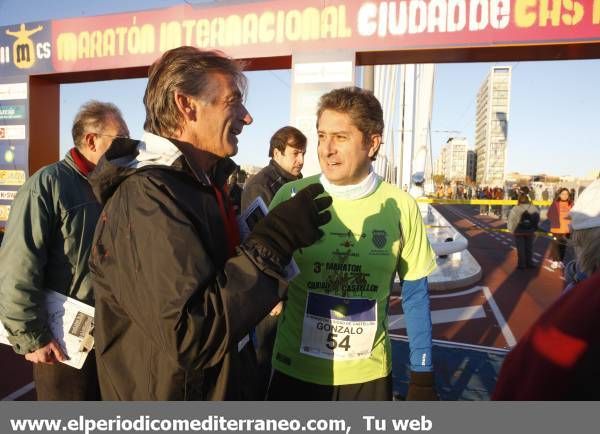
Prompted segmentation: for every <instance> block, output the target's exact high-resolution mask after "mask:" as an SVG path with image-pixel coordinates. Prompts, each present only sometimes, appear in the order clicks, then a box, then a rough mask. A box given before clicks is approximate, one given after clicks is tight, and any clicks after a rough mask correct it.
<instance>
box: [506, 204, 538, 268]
mask: <svg viewBox="0 0 600 434" xmlns="http://www.w3.org/2000/svg"><path fill="white" fill-rule="evenodd" d="M517 202H518V204H517V206H515V207H513V209H511V210H510V213H509V214H508V221H507V228H508V230H509V231H510V232H512V233H513V234H514V236H515V244H516V245H517V255H518V266H517V268H519V269H524V268H533V267H534V266H535V265H534V263H533V240H534V237H535V231H536V230H537V227H538V224H539V223H540V211H539V210H538V209H537V208H536V207H535V206H533V205H532V204H531V201H530V200H529V196H528V195H526V194H524V193H521V194H520V195H519V199H518V201H517Z"/></svg>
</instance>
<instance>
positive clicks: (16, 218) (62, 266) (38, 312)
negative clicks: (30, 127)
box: [0, 101, 129, 401]
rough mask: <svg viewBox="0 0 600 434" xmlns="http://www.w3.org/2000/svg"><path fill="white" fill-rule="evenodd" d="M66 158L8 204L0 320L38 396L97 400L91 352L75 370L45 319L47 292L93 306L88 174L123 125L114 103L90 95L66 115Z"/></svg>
mask: <svg viewBox="0 0 600 434" xmlns="http://www.w3.org/2000/svg"><path fill="white" fill-rule="evenodd" d="M72 135H73V142H74V144H75V147H74V148H72V149H71V150H70V151H69V152H68V153H67V155H66V156H65V158H64V159H63V160H61V161H59V162H57V163H54V164H51V165H49V166H46V167H44V168H42V169H40V170H39V171H37V172H36V173H35V174H33V175H32V176H31V177H30V178H29V179H28V180H27V182H25V184H24V185H23V186H22V187H21V189H20V190H19V192H18V193H17V196H16V198H15V200H14V202H13V205H12V208H11V213H10V216H9V220H8V225H7V231H6V235H5V238H4V241H3V243H2V248H1V249H0V320H1V321H2V323H3V324H4V327H5V328H6V330H7V332H8V339H9V341H10V342H11V343H12V345H13V349H14V350H15V352H17V353H18V354H23V355H24V356H25V359H27V360H29V361H30V362H32V363H33V376H34V380H35V384H36V392H37V398H38V400H61V401H64V400H97V399H100V393H99V386H98V377H97V374H96V363H95V360H94V354H93V352H92V353H91V354H90V356H89V357H88V358H87V360H86V362H85V364H84V365H83V367H82V368H81V369H80V370H77V369H75V368H72V367H70V366H67V365H64V364H62V363H58V362H62V361H64V360H65V354H64V352H63V350H62V349H61V347H60V346H59V344H58V343H57V340H56V338H55V337H54V336H52V334H51V332H50V330H49V328H48V325H47V323H46V318H47V316H48V315H47V312H46V310H45V307H44V298H45V297H44V295H45V292H46V291H48V290H54V291H57V292H59V293H61V294H65V295H67V296H69V297H72V298H75V299H77V300H80V301H82V302H84V303H87V304H90V305H91V304H93V295H92V291H91V287H90V280H89V268H88V257H89V253H90V249H91V246H92V238H93V235H94V229H95V227H96V222H97V221H98V218H99V216H100V212H101V210H102V206H101V205H100V204H99V203H98V202H97V200H96V198H95V197H94V194H93V192H92V189H91V187H90V184H89V183H88V174H89V173H90V172H91V171H92V170H93V169H94V167H95V166H96V164H97V163H98V160H99V159H100V157H101V156H102V155H103V154H104V153H105V152H106V150H107V149H108V148H109V146H110V145H111V143H112V141H113V140H114V138H116V137H128V136H129V130H128V129H127V125H126V124H125V121H124V120H123V117H122V115H121V112H120V111H119V109H118V108H117V107H116V106H115V105H113V104H110V103H103V102H98V101H90V102H88V103H86V104H84V105H83V106H82V107H81V109H80V110H79V112H78V113H77V115H76V116H75V120H74V121H73V128H72Z"/></svg>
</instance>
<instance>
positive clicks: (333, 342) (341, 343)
mask: <svg viewBox="0 0 600 434" xmlns="http://www.w3.org/2000/svg"><path fill="white" fill-rule="evenodd" d="M342 336H343V335H342ZM325 346H326V347H327V348H329V349H330V350H335V349H336V348H342V349H343V350H344V351H348V350H349V349H350V336H349V335H345V336H344V337H343V338H341V340H340V338H339V337H338V335H337V333H329V334H328V335H327V343H326V344H325Z"/></svg>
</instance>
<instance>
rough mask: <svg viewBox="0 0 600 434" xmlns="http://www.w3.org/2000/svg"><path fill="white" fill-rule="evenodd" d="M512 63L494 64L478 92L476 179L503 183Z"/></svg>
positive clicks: (479, 181)
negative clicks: (508, 64)
mask: <svg viewBox="0 0 600 434" xmlns="http://www.w3.org/2000/svg"><path fill="white" fill-rule="evenodd" d="M510 80H511V67H510V66H494V67H493V68H492V69H491V70H490V73H489V75H488V76H487V78H486V79H485V81H484V82H483V83H482V85H481V88H480V89H479V92H478V93H477V119H476V127H475V149H476V152H477V175H476V177H477V183H478V184H479V185H487V186H502V185H503V184H504V171H505V166H506V148H507V136H508V118H509V106H510Z"/></svg>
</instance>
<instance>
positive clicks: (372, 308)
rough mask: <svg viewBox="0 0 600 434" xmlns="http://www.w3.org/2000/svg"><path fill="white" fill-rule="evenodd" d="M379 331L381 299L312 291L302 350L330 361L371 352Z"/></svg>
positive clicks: (348, 358) (307, 305) (347, 358)
mask: <svg viewBox="0 0 600 434" xmlns="http://www.w3.org/2000/svg"><path fill="white" fill-rule="evenodd" d="M376 332H377V301H375V300H367V299H364V298H343V297H335V296H332V295H326V294H316V293H312V292H309V293H308V297H307V300H306V310H305V313H304V322H303V327H302V342H301V345H300V352H301V353H303V354H307V355H309V356H313V357H321V358H323V359H330V360H358V359H366V358H369V357H370V355H371V350H372V348H373V342H374V341H375V333H376Z"/></svg>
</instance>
